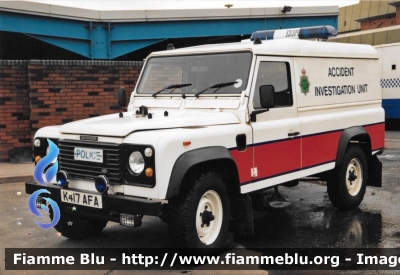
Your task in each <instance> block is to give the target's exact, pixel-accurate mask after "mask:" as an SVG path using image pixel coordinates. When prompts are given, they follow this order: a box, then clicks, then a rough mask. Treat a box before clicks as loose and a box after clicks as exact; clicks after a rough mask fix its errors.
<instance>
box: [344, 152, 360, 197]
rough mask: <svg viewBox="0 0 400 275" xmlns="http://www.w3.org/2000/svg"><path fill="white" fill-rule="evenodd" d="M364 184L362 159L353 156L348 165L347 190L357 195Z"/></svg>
mask: <svg viewBox="0 0 400 275" xmlns="http://www.w3.org/2000/svg"><path fill="white" fill-rule="evenodd" d="M362 184H363V171H362V166H361V163H360V161H359V160H358V159H357V158H353V159H352V160H351V161H350V162H349V165H348V166H347V172H346V186H347V191H348V192H349V194H350V195H352V196H357V194H358V193H359V192H360V190H361V186H362Z"/></svg>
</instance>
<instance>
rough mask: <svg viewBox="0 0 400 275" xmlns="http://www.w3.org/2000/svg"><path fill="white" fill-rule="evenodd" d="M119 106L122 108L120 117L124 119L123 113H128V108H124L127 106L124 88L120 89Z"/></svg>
mask: <svg viewBox="0 0 400 275" xmlns="http://www.w3.org/2000/svg"><path fill="white" fill-rule="evenodd" d="M118 105H119V107H120V111H119V117H124V115H123V114H122V111H125V112H126V108H122V107H124V106H126V92H125V88H124V87H119V88H118Z"/></svg>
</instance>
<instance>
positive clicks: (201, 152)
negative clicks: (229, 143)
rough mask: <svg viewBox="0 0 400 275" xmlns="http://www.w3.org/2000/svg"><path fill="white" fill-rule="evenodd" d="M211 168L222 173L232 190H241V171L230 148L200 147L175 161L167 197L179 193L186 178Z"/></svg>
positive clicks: (229, 188)
mask: <svg viewBox="0 0 400 275" xmlns="http://www.w3.org/2000/svg"><path fill="white" fill-rule="evenodd" d="M206 169H209V170H212V171H215V172H217V173H218V174H220V175H221V176H222V177H223V179H224V180H225V182H226V183H230V184H227V185H226V187H227V188H228V190H229V191H230V192H240V184H239V172H238V169H237V166H236V163H235V161H234V160H233V158H232V155H231V154H230V153H229V150H228V149H227V148H225V147H222V146H211V147H205V148H198V149H194V150H191V151H188V152H185V153H183V154H182V155H180V156H179V157H178V159H177V160H176V161H175V164H174V166H173V168H172V173H171V177H170V180H169V184H168V189H167V194H166V199H170V198H172V197H174V196H176V195H178V194H179V190H180V189H181V187H182V183H183V182H184V180H185V178H187V177H189V176H191V175H193V173H194V172H195V171H199V172H200V173H201V172H203V171H204V170H206Z"/></svg>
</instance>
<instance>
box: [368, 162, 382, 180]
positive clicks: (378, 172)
mask: <svg viewBox="0 0 400 275" xmlns="http://www.w3.org/2000/svg"><path fill="white" fill-rule="evenodd" d="M368 164H369V165H368V166H369V167H368V170H369V171H368V173H369V174H368V178H369V180H368V183H367V185H368V186H375V187H382V162H381V161H380V160H379V159H378V157H377V156H376V155H374V156H372V157H371V159H370V161H369V163H368Z"/></svg>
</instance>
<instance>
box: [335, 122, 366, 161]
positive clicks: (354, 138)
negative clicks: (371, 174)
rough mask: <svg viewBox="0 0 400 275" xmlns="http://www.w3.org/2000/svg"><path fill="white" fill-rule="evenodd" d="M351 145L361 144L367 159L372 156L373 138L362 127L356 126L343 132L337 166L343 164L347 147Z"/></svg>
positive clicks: (338, 150)
mask: <svg viewBox="0 0 400 275" xmlns="http://www.w3.org/2000/svg"><path fill="white" fill-rule="evenodd" d="M350 143H359V144H360V146H361V148H362V149H363V150H364V152H365V154H366V156H367V158H370V156H371V152H372V151H371V150H372V149H371V138H370V136H369V134H368V133H367V131H366V130H365V129H364V127H362V126H354V127H350V128H347V129H345V130H343V132H342V134H341V135H340V138H339V144H338V149H337V153H336V163H335V166H336V167H338V166H340V165H341V164H342V162H343V158H344V155H345V153H346V150H347V147H348V146H349V144H350Z"/></svg>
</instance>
